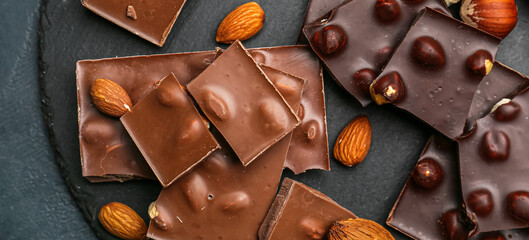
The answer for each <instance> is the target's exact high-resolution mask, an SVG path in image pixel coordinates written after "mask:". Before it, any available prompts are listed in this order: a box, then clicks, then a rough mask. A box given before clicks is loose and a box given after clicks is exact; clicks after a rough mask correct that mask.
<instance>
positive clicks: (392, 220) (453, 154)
mask: <svg viewBox="0 0 529 240" xmlns="http://www.w3.org/2000/svg"><path fill="white" fill-rule="evenodd" d="M425 161H432V162H435V163H437V164H438V166H439V169H440V171H441V175H442V178H441V181H440V182H439V183H438V184H437V185H436V186H435V187H432V188H425V187H424V186H423V184H421V183H420V182H418V181H417V179H414V178H413V177H410V178H409V179H408V181H407V182H406V185H404V188H403V189H402V192H401V193H400V196H399V198H398V199H397V202H396V203H395V205H394V206H393V209H392V210H391V213H390V214H389V217H388V220H387V222H386V223H387V224H388V225H389V226H391V227H393V228H395V229H397V230H399V231H400V232H402V233H404V234H406V235H408V236H409V237H411V238H413V239H421V240H439V239H443V235H446V234H445V233H444V232H443V229H442V227H441V224H440V220H441V216H442V215H443V214H445V213H447V212H450V211H452V210H457V211H458V212H463V213H464V210H463V209H461V203H462V199H461V190H460V183H459V172H458V165H457V148H456V143H455V142H452V141H451V140H449V139H447V138H445V137H444V136H441V135H432V137H430V140H429V141H428V143H427V144H426V147H425V148H424V150H423V152H422V154H421V156H420V158H419V161H418V162H417V165H416V166H415V168H414V170H413V171H414V172H415V171H422V170H427V169H424V166H422V164H423V163H424V162H425ZM426 173H427V174H431V172H426ZM410 213H411V214H410ZM462 215H463V216H464V214H462ZM455 224H456V225H455V226H454V228H459V229H463V234H464V235H466V237H468V236H469V235H470V234H472V232H473V226H472V224H468V223H465V222H462V221H456V222H455Z"/></svg>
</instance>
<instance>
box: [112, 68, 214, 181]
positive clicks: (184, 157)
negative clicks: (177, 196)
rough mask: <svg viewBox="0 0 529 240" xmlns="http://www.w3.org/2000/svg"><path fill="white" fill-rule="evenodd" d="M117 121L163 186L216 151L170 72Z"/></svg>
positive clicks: (199, 119) (199, 117)
mask: <svg viewBox="0 0 529 240" xmlns="http://www.w3.org/2000/svg"><path fill="white" fill-rule="evenodd" d="M120 120H121V122H122V123H123V126H124V127H125V129H126V130H127V132H128V133H129V135H130V136H131V138H132V139H133V140H134V143H135V144H136V146H137V147H138V149H139V150H140V152H141V153H142V155H143V157H144V158H145V160H146V161H147V163H148V164H149V166H150V167H151V169H152V170H153V172H154V174H155V175H156V177H157V178H158V180H159V181H160V183H161V184H162V186H164V187H167V186H169V185H170V184H171V183H172V182H173V181H175V180H176V179H177V178H179V177H180V176H182V175H183V174H185V173H186V172H188V171H189V170H191V168H192V167H193V166H195V165H196V164H198V163H199V162H200V161H202V160H203V159H204V158H206V157H207V156H209V155H210V154H211V153H212V152H213V151H215V150H217V149H218V148H219V145H218V143H217V142H216V141H215V138H213V136H212V135H211V133H210V132H209V129H208V126H207V125H206V124H208V123H205V122H204V120H203V119H202V116H201V115H200V113H199V112H198V110H197V109H196V108H195V106H194V105H193V102H192V100H191V99H190V98H189V96H188V95H187V93H186V92H185V90H184V89H183V87H182V86H181V85H180V84H179V83H178V80H177V79H176V78H175V76H174V75H173V74H172V73H171V74H169V75H168V76H167V77H165V78H164V79H162V80H161V82H160V83H159V85H158V86H156V88H155V89H154V90H153V91H151V92H150V93H148V94H147V95H146V96H145V97H143V98H142V99H141V100H140V101H139V102H138V103H136V104H135V105H134V106H133V107H132V109H131V111H130V112H127V113H125V115H123V116H122V117H121V119H120Z"/></svg>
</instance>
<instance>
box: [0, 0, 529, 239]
mask: <svg viewBox="0 0 529 240" xmlns="http://www.w3.org/2000/svg"><path fill="white" fill-rule="evenodd" d="M244 2H245V1H220V0H219V1H215V2H212V1H211V0H192V1H189V2H188V3H187V4H186V6H185V7H184V9H183V12H182V14H181V16H180V18H179V19H178V20H177V22H176V24H175V27H174V29H173V31H172V32H171V34H170V35H169V38H168V40H167V43H166V46H164V47H163V48H158V47H156V46H154V45H152V44H150V43H148V42H146V41H144V40H142V39H140V38H138V37H136V36H134V35H132V34H130V33H129V32H127V31H125V30H122V29H120V28H119V27H117V26H115V25H113V24H112V23H110V22H108V21H106V20H104V19H101V18H100V17H98V16H96V15H95V14H93V13H91V12H89V11H87V10H85V9H83V8H82V7H81V5H80V2H79V1H75V0H71V1H62V0H50V1H49V3H48V5H47V7H46V8H44V9H43V10H44V11H43V13H45V15H44V17H43V27H42V28H41V30H42V31H43V33H44V35H42V36H43V38H42V39H41V43H42V45H41V47H42V48H41V50H42V55H41V57H42V59H43V60H44V64H43V65H42V67H44V68H42V69H41V70H45V71H46V72H45V74H43V75H42V76H43V78H42V87H43V90H44V92H45V97H44V99H43V100H44V103H46V105H47V106H48V107H47V108H46V109H47V110H46V115H47V116H48V117H51V118H49V120H50V121H48V124H49V126H50V127H51V128H50V130H51V133H52V139H51V140H52V142H54V149H56V150H57V151H58V152H57V154H56V157H57V161H58V162H59V163H60V164H61V166H62V168H63V170H64V171H63V174H64V177H65V179H66V182H67V183H69V186H70V191H71V192H72V193H73V194H74V196H75V198H76V199H77V201H78V204H79V206H81V208H82V209H84V210H85V212H84V213H85V217H86V218H87V219H88V220H89V222H90V223H91V224H93V226H95V229H96V231H97V232H98V234H99V235H100V236H101V237H102V238H110V237H109V235H108V234H107V233H106V232H105V231H103V230H101V228H100V227H99V225H98V223H97V221H96V219H95V217H94V215H95V214H96V213H97V211H98V208H99V207H100V206H101V205H102V204H104V203H106V202H107V201H122V202H124V203H127V204H130V205H131V206H133V207H134V208H135V209H139V210H140V214H141V215H142V216H143V217H146V211H145V210H146V206H147V205H148V202H149V201H151V200H153V199H156V197H157V191H158V190H159V187H158V186H157V185H156V184H154V183H152V182H146V181H135V182H131V183H126V184H119V183H106V184H90V183H88V181H86V180H85V179H83V178H82V177H81V175H80V163H79V150H78V142H77V120H76V101H75V62H76V61H77V60H80V59H86V58H101V57H113V56H128V55H136V54H154V53H165V52H182V51H191V50H209V49H213V48H214V47H215V46H218V45H217V44H215V42H214V35H215V30H216V28H217V26H218V23H219V22H220V21H221V19H222V18H223V17H224V16H225V15H226V14H227V13H228V12H229V11H230V10H231V9H233V8H234V7H236V6H237V5H239V4H242V3H244ZM306 2H307V1H306V0H297V1H288V0H281V1H279V0H275V1H260V4H262V6H263V9H264V10H265V13H266V14H267V20H266V23H265V26H264V28H263V30H262V31H261V32H260V33H259V34H258V35H257V36H256V37H254V38H253V39H250V40H249V41H246V42H245V43H244V44H245V45H246V46H248V47H259V46H274V45H284V44H294V42H295V40H296V38H297V36H298V30H299V24H300V23H301V19H302V15H303V11H304V7H305V6H306ZM517 4H518V5H519V13H520V19H519V24H518V27H517V28H516V29H515V30H514V32H513V33H511V35H510V36H509V37H507V39H505V40H504V41H503V43H502V45H501V47H500V50H499V53H498V60H500V61H502V62H504V63H505V64H507V65H509V66H511V67H513V68H515V69H517V70H519V71H520V72H522V73H525V74H529V62H528V61H524V60H523V59H524V58H528V57H529V42H527V37H528V36H529V28H528V27H527V26H529V15H528V14H529V2H527V1H517ZM37 7H38V2H37V1H36V0H31V1H30V0H26V1H15V0H4V1H2V2H1V3H0V9H10V10H9V11H2V13H0V22H2V23H4V22H8V24H7V27H4V25H1V26H0V36H2V37H0V44H1V46H3V47H2V48H1V49H0V61H1V64H0V74H2V76H4V77H2V78H0V79H1V80H0V84H1V93H0V100H1V101H0V102H1V103H2V104H0V116H2V120H1V121H0V135H2V137H3V138H2V140H0V141H1V142H0V153H2V154H0V163H1V164H2V166H3V167H2V168H1V170H0V176H1V177H0V181H1V182H2V184H0V193H1V194H0V214H1V215H2V216H3V217H2V219H0V236H2V239H4V238H6V239H92V238H94V237H93V236H94V235H93V234H92V232H91V231H90V229H89V228H88V227H87V225H86V224H85V222H84V221H83V220H82V217H81V215H80V214H79V211H78V210H77V209H76V208H75V205H74V203H73V202H72V200H71V197H70V195H69V194H68V193H67V191H66V187H65V185H64V182H63V181H62V180H61V179H60V174H59V171H58V168H57V166H56V165H55V164H54V156H53V150H52V149H51V148H50V145H49V141H48V140H47V138H48V135H47V130H46V128H45V126H44V121H43V120H42V114H41V112H40V101H39V97H38V94H39V93H38V90H39V88H38V87H39V86H38V83H37V41H36V32H37V25H38V23H37V22H36V21H37V18H38V15H37V12H36V9H37ZM5 36H8V37H5ZM223 47H225V46H224V45H223ZM325 78H326V80H325V81H326V82H325V87H326V100H327V106H328V111H327V113H328V124H329V126H328V132H329V146H330V147H332V146H333V145H334V140H335V139H336V136H337V135H338V133H339V131H340V130H341V128H342V127H344V126H345V125H346V124H347V123H348V122H349V121H350V120H351V119H352V118H354V117H355V116H356V115H358V114H361V113H366V114H367V115H368V117H369V119H370V120H371V123H372V125H373V131H374V134H373V143H372V146H371V151H370V153H369V154H368V157H367V159H366V160H365V162H364V163H363V164H361V165H359V166H357V167H355V168H347V167H342V166H341V165H339V164H338V163H337V162H336V161H335V160H331V169H332V170H331V171H330V172H323V171H309V172H308V173H306V174H302V175H299V176H293V174H292V173H291V172H288V171H285V174H284V175H285V176H289V177H293V178H294V179H297V180H300V181H302V182H303V183H305V184H308V185H309V186H311V187H314V188H316V189H318V190H320V191H322V192H323V193H325V194H327V195H329V196H330V197H332V198H333V199H335V200H336V201H337V202H338V203H340V204H342V205H344V206H345V207H347V208H348V209H350V210H351V211H353V212H354V213H355V214H357V215H358V216H360V217H364V218H371V219H374V220H376V221H378V222H380V223H383V222H384V221H385V219H386V217H387V215H388V213H389V209H390V208H391V206H392V205H393V203H394V201H395V199H396V198H397V196H398V193H399V192H400V190H401V188H402V186H403V185H404V182H405V181H406V179H407V176H408V174H409V171H410V170H411V169H412V167H413V165H414V163H415V162H416V160H417V157H418V156H419V154H420V151H421V150H422V147H423V145H424V143H425V141H426V138H427V136H428V135H429V133H430V131H431V130H429V128H427V127H424V126H423V125H422V124H420V123H419V122H418V121H417V120H414V119H412V118H410V117H408V116H407V115H405V114H403V113H401V112H399V111H397V110H394V109H392V108H389V107H384V106H383V107H379V106H375V105H371V106H369V107H367V108H365V109H362V108H361V107H360V105H359V104H358V103H357V102H356V101H355V100H353V99H352V98H351V97H350V96H348V95H347V94H346V93H345V91H343V90H341V89H339V87H338V85H337V84H335V83H334V82H333V81H332V80H331V79H330V78H329V76H327V75H326V76H325ZM48 97H49V99H48ZM141 209H145V210H144V211H141ZM396 237H397V239H406V238H405V237H403V236H402V235H399V234H396Z"/></svg>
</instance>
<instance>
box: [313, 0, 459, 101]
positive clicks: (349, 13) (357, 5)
mask: <svg viewBox="0 0 529 240" xmlns="http://www.w3.org/2000/svg"><path fill="white" fill-rule="evenodd" d="M391 2H392V3H393V4H394V5H396V6H397V7H396V8H394V9H390V10H389V12H385V13H383V14H380V15H381V16H383V17H384V16H392V14H394V15H395V17H394V19H380V18H379V17H377V15H378V13H379V12H380V9H382V10H384V7H383V6H382V7H381V6H379V4H378V2H377V1H365V0H353V1H351V2H349V3H346V4H344V5H343V6H340V7H338V8H336V9H334V10H332V11H331V12H330V13H329V14H327V15H325V16H323V17H321V18H320V19H316V20H315V21H313V22H311V23H309V24H307V25H306V26H305V27H304V29H303V33H304V34H305V36H306V38H307V39H308V40H309V42H310V45H311V47H312V48H313V49H314V51H315V52H316V54H318V56H319V57H320V58H321V59H322V60H323V62H324V63H325V66H327V68H328V69H329V71H330V73H331V75H332V76H333V77H334V79H335V80H336V81H337V82H338V83H339V84H340V85H341V86H342V87H343V88H344V89H345V90H347V91H348V92H349V93H350V94H352V95H353V96H354V97H355V98H356V99H357V100H358V101H359V102H360V103H361V104H362V105H363V106H366V105H367V104H369V103H370V102H371V97H370V96H369V92H365V91H363V90H362V86H359V85H358V84H357V80H356V79H354V78H353V76H354V75H355V73H357V72H358V71H360V70H362V69H370V70H372V71H374V72H375V73H376V74H379V73H380V71H381V70H382V68H383V67H384V65H385V64H386V62H387V61H388V60H389V57H390V56H391V55H392V53H393V49H395V48H396V47H397V44H398V43H399V42H400V41H401V40H402V38H403V37H404V36H405V34H406V32H407V31H408V28H409V26H410V25H411V24H412V22H413V20H414V19H415V17H416V16H417V13H418V12H419V11H421V10H422V9H423V8H424V7H431V8H435V9H438V10H439V11H442V12H443V13H446V14H449V11H448V9H447V8H446V6H445V4H444V2H443V1H442V0H429V1H420V2H418V3H410V2H409V1H404V0H395V1H391ZM392 11H393V12H392ZM336 40H342V42H334V41H336ZM406 56H408V55H406ZM371 80H372V79H371Z"/></svg>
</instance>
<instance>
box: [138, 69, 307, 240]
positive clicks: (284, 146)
mask: <svg viewBox="0 0 529 240" xmlns="http://www.w3.org/2000/svg"><path fill="white" fill-rule="evenodd" d="M265 69H266V70H265V71H266V72H268V73H272V74H271V75H270V76H271V79H272V77H275V78H273V79H274V80H272V82H274V83H276V86H277V87H278V90H279V91H280V92H281V94H283V95H288V96H289V97H287V101H288V104H289V105H290V106H291V107H292V108H293V109H296V110H297V108H298V107H299V103H300V101H301V93H302V90H303V81H300V79H299V78H295V77H292V76H290V75H286V74H283V73H281V72H278V71H277V70H274V69H271V68H265ZM284 83H287V84H286V85H288V86H291V87H292V88H293V89H294V90H290V89H288V88H284V87H279V85H280V84H284ZM290 136H291V134H289V135H287V136H286V137H284V138H283V139H281V140H280V141H279V142H277V143H276V144H274V145H273V146H272V147H270V148H269V149H268V150H266V151H265V152H264V153H263V154H261V155H260V156H259V157H257V159H256V160H255V161H254V162H253V163H252V164H250V165H248V166H246V167H245V166H243V165H242V164H241V163H240V160H239V159H238V158H237V156H236V155H235V154H234V153H233V152H231V150H229V149H230V148H229V146H228V144H227V143H225V142H221V145H222V146H223V148H222V149H221V150H218V151H216V152H214V153H213V154H212V155H211V156H210V157H208V158H207V159H206V160H205V161H204V162H202V163H200V164H199V165H198V166H197V167H196V168H195V169H194V170H193V171H192V172H190V173H188V174H187V175H185V176H184V177H183V178H181V179H179V180H177V181H176V182H175V183H173V184H172V185H171V186H170V187H168V188H166V189H164V190H162V192H161V193H160V196H159V197H158V200H156V204H155V207H156V210H157V214H155V215H157V216H155V217H153V218H152V219H151V223H150V224H149V230H148V233H147V236H149V237H151V238H155V239H199V238H201V239H257V231H258V229H259V226H260V225H261V223H262V222H263V219H264V218H265V216H266V213H267V211H268V209H269V208H270V205H271V204H272V201H273V198H274V195H275V193H276V190H277V186H278V185H279V180H280V177H281V173H282V169H283V165H284V164H285V159H286V155H287V151H288V147H289V143H290Z"/></svg>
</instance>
